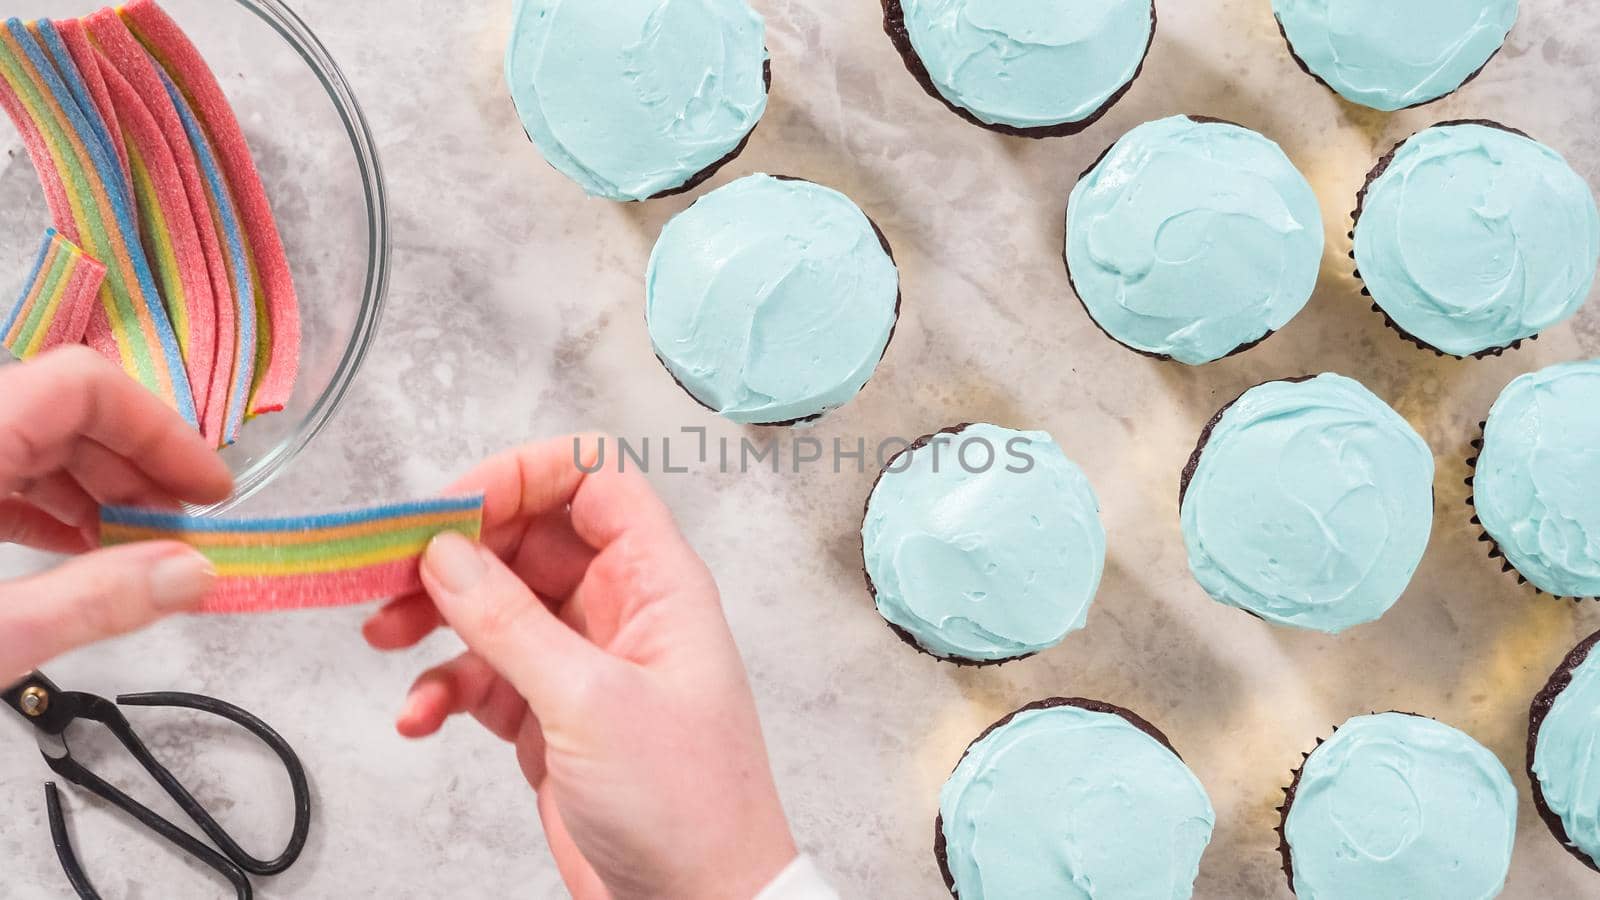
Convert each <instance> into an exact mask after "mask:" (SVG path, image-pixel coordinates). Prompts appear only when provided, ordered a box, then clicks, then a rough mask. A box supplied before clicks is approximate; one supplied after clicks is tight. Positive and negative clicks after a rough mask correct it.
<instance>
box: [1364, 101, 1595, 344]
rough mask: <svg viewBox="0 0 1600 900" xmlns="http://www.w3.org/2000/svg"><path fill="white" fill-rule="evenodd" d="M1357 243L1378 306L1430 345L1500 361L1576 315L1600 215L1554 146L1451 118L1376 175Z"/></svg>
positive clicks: (1400, 150) (1411, 142)
mask: <svg viewBox="0 0 1600 900" xmlns="http://www.w3.org/2000/svg"><path fill="white" fill-rule="evenodd" d="M1353 217H1354V219H1355V228H1354V230H1353V231H1352V232H1351V238H1352V239H1353V240H1354V242H1355V250H1354V252H1353V253H1352V254H1351V256H1352V258H1353V259H1354V260H1355V261H1356V266H1357V271H1356V275H1357V277H1358V278H1360V279H1361V281H1362V282H1363V283H1364V284H1365V289H1364V291H1363V293H1365V294H1367V295H1368V296H1370V297H1371V298H1372V300H1373V302H1374V309H1376V310H1377V311H1379V312H1381V313H1383V314H1384V316H1385V318H1386V319H1387V321H1388V322H1389V324H1390V326H1391V327H1393V328H1394V329H1395V330H1396V331H1398V332H1399V333H1400V335H1401V336H1402V337H1405V338H1406V339H1408V340H1410V341H1412V342H1413V343H1415V344H1417V345H1418V346H1419V347H1422V348H1424V349H1427V350H1432V351H1434V352H1436V353H1439V354H1440V355H1446V354H1447V355H1450V356H1456V357H1462V358H1465V357H1479V358H1481V357H1484V356H1489V355H1495V356H1498V355H1499V354H1501V353H1503V352H1505V351H1506V350H1508V349H1512V348H1515V347H1518V346H1521V343H1522V341H1524V340H1528V339H1532V338H1534V337H1537V336H1538V334H1539V333H1540V332H1541V331H1543V330H1545V329H1546V328H1549V327H1551V326H1553V325H1558V324H1560V323H1562V322H1565V321H1566V320H1567V319H1569V318H1571V317H1572V316H1573V315H1574V314H1575V313H1576V312H1577V311H1578V309H1579V308H1580V307H1581V306H1583V303H1584V301H1585V300H1586V299H1587V298H1588V296H1589V288H1590V286H1591V285H1592V284H1593V283H1594V273H1595V266H1596V264H1597V263H1600V212H1597V211H1596V208H1595V200H1594V195H1593V193H1592V192H1591V191H1590V190H1589V185H1588V184H1587V183H1586V182H1585V181H1584V180H1583V178H1582V176H1580V175H1578V173H1576V172H1574V171H1573V170H1572V167H1571V166H1569V165H1567V162H1566V160H1564V159H1562V158H1561V156H1560V154H1558V153H1556V152H1555V151H1554V150H1551V149H1550V148H1548V147H1546V146H1544V145H1543V144H1540V143H1538V142H1537V141H1535V140H1533V139H1532V138H1530V137H1528V136H1527V135H1525V134H1523V133H1522V132H1520V131H1516V130H1514V129H1511V128H1507V127H1506V126H1504V125H1499V124H1497V123H1494V122H1487V121H1467V122H1445V123H1442V124H1440V125H1435V126H1434V127H1432V128H1429V129H1427V130H1425V131H1421V132H1418V133H1417V134H1415V135H1412V136H1411V137H1410V138H1408V139H1406V140H1405V141H1403V142H1401V143H1400V144H1398V145H1396V146H1395V148H1394V149H1393V150H1391V151H1390V152H1389V154H1388V155H1387V156H1385V157H1383V159H1381V160H1379V161H1378V165H1377V166H1376V167H1375V168H1374V169H1373V170H1372V173H1371V174H1370V175H1368V176H1367V183H1366V186H1365V187H1364V188H1363V189H1362V191H1361V194H1360V196H1359V197H1358V198H1357V202H1356V211H1355V213H1354V214H1353Z"/></svg>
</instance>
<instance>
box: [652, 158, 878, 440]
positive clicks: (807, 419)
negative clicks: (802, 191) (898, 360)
mask: <svg viewBox="0 0 1600 900" xmlns="http://www.w3.org/2000/svg"><path fill="white" fill-rule="evenodd" d="M771 177H772V178H775V179H777V180H778V181H803V182H805V183H806V184H815V185H817V186H818V187H827V185H824V184H821V183H819V182H815V181H811V180H810V179H806V178H797V177H795V176H793V175H773V176H771ZM830 190H832V189H831V188H830ZM701 199H704V198H701ZM699 202H700V200H696V201H695V202H694V203H691V204H689V207H688V208H686V209H685V210H684V212H688V210H689V209H692V208H694V205H695V203H699ZM850 202H851V203H854V202H855V201H854V200H851V201H850ZM856 208H857V209H860V206H859V205H857V207H856ZM861 214H862V215H863V216H866V218H867V224H868V225H871V226H872V231H873V233H874V234H876V235H877V236H878V244H879V246H881V247H883V252H884V254H885V255H887V256H888V257H889V262H890V263H891V264H893V265H894V267H895V271H896V272H899V270H900V264H899V263H898V262H897V261H896V260H895V258H894V248H893V247H891V246H889V238H888V237H887V236H886V235H885V234H884V233H883V229H882V228H879V227H878V223H877V222H876V221H875V220H874V219H873V218H872V216H870V215H867V211H866V210H861ZM680 215H681V214H680ZM904 300H905V289H904V286H903V285H902V284H901V283H900V280H899V278H898V276H897V277H896V279H895V294H894V322H892V323H891V324H890V325H889V339H888V340H887V341H884V343H883V352H882V353H880V354H878V362H879V363H880V364H881V363H882V362H883V360H884V358H885V357H887V356H888V355H889V347H890V345H892V344H893V343H894V335H895V332H896V331H897V330H898V329H899V328H900V308H901V304H902V303H903V302H904ZM649 325H650V323H649V319H648V316H647V317H646V321H645V330H646V331H647V332H648V331H649ZM651 352H652V353H653V354H654V355H655V358H656V362H658V363H660V364H661V368H663V369H666V370H667V376H668V377H670V378H671V379H672V381H673V383H674V384H676V385H677V386H678V387H679V388H681V389H682V390H683V392H684V393H685V394H688V395H689V399H690V400H693V401H694V402H695V403H697V404H699V405H700V407H701V408H703V409H708V410H710V411H711V412H713V413H716V414H717V415H719V416H720V415H722V413H721V412H718V411H717V410H716V409H713V408H712V407H711V406H710V405H708V404H707V403H706V402H705V401H704V400H701V399H700V398H699V397H696V396H695V395H694V392H693V391H691V390H689V388H688V387H687V386H686V385H685V384H684V383H683V381H682V380H680V379H679V378H678V376H677V375H675V374H673V372H672V368H671V367H670V366H668V365H667V361H666V360H665V359H662V358H661V354H660V353H659V352H656V350H655V347H654V343H653V342H652V345H651ZM876 375H877V369H876V367H874V369H873V373H872V375H870V376H868V377H867V381H866V384H863V385H862V386H861V390H862V391H864V390H866V389H867V384H871V383H872V379H873V377H875V376H876ZM860 394H861V391H857V392H856V396H860ZM851 399H854V398H853V397H852V398H851ZM830 412H833V410H826V411H824V412H819V413H817V414H816V415H811V416H803V417H801V418H798V419H789V420H787V421H784V422H752V423H750V425H751V427H753V428H789V427H793V426H795V425H801V424H806V423H810V422H816V421H818V420H820V419H821V418H822V417H823V416H826V415H827V414H828V413H830Z"/></svg>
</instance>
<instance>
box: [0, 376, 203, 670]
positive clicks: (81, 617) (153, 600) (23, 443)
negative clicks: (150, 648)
mask: <svg viewBox="0 0 1600 900" xmlns="http://www.w3.org/2000/svg"><path fill="white" fill-rule="evenodd" d="M232 490H233V478H232V476H231V475H229V473H228V467H227V466H226V465H224V464H223V462H222V460H221V459H220V458H219V457H218V456H217V454H216V452H215V451H213V450H212V449H211V448H210V447H209V446H208V445H207V444H206V442H205V441H204V440H202V439H201V438H200V436H199V435H198V434H197V433H195V431H194V429H192V428H190V427H189V426H188V425H187V424H185V423H184V421H183V419H182V418H180V417H179V416H178V414H177V413H175V412H173V411H172V410H170V409H168V408H167V407H166V406H165V405H163V404H162V403H161V401H160V400H158V399H157V398H156V397H155V396H154V395H152V394H150V393H149V392H148V391H146V390H145V389H144V388H143V387H141V386H140V385H139V384H137V383H136V382H134V381H133V380H131V379H129V378H128V377H127V376H126V375H125V374H123V372H122V371H121V370H120V369H118V368H117V367H116V366H114V365H112V364H111V363H110V362H108V361H107V360H105V359H104V358H102V357H101V356H100V355H99V354H97V353H95V352H94V351H92V350H89V349H87V348H85V347H65V348H62V349H59V350H53V351H51V352H49V353H45V354H42V355H40V356H39V357H37V358H35V359H33V360H32V361H29V362H26V363H20V364H17V365H11V366H6V367H4V368H0V542H3V543H16V544H25V545H27V546H30V547H34V548H36V549H39V550H48V551H52V552H56V553H84V552H85V551H89V550H92V549H93V548H94V547H95V546H97V545H98V543H99V540H98V531H99V527H100V526H99V523H100V505H101V504H105V503H111V504H123V503H131V504H140V505H149V506H173V505H176V504H177V503H178V502H180V501H187V502H190V503H215V502H217V501H219V500H223V499H225V498H226V497H227V496H228V494H229V492H231V491H232ZM214 577H215V576H214V574H213V573H212V570H211V566H210V564H208V563H207V562H206V560H205V558H204V557H202V556H200V554H198V553H196V552H195V551H193V550H191V549H189V548H188V547H185V546H184V545H182V544H173V543H149V544H131V545H128V546H125V547H117V548H114V549H108V550H97V551H94V552H92V553H86V555H84V556H81V557H79V558H78V559H75V560H72V561H70V562H68V563H65V564H63V565H61V566H58V567H57V568H55V569H53V570H51V571H49V572H45V573H44V574H41V575H37V576H34V577H32V578H25V579H21V580H18V581H10V582H0V684H5V683H8V682H10V681H11V680H12V679H13V678H14V677H20V676H21V675H23V674H25V673H26V672H28V671H30V670H32V669H34V668H36V667H38V666H40V665H42V664H43V663H44V662H46V661H47V660H49V659H51V658H53V657H55V656H57V655H59V654H61V653H65V652H67V651H68V650H72V649H74V648H76V647H79V646H81V645H84V644H88V643H92V642H94V641H98V640H102V639H104V638H109V637H113V636H115V635H119V634H123V633H126V632H129V631H133V630H135V629H137V628H141V627H143V626H145V625H148V624H150V623H151V622H154V621H155V620H156V619H158V618H161V617H162V616H165V615H167V614H168V613H173V612H178V611H181V610H189V609H193V608H194V607H195V606H196V605H198V604H199V603H200V601H201V599H202V598H204V597H205V595H206V593H207V592H208V591H209V590H210V588H211V583H212V580H213V578H214Z"/></svg>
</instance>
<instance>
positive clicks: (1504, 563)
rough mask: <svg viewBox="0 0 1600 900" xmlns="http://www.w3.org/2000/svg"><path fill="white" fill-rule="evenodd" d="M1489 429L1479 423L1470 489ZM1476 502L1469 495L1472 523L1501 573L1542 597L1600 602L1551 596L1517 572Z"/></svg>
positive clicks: (1471, 459) (1469, 463) (1469, 460)
mask: <svg viewBox="0 0 1600 900" xmlns="http://www.w3.org/2000/svg"><path fill="white" fill-rule="evenodd" d="M1488 427H1489V421H1488V420H1487V419H1485V420H1483V421H1481V422H1479V423H1478V437H1477V439H1475V440H1474V441H1473V442H1472V449H1473V450H1475V451H1477V452H1476V453H1474V454H1473V455H1471V456H1469V457H1467V468H1469V469H1471V470H1472V474H1471V475H1468V476H1467V477H1466V480H1465V481H1464V482H1463V483H1464V484H1466V486H1467V487H1469V488H1471V487H1473V485H1474V483H1475V482H1476V481H1477V478H1478V474H1477V473H1478V457H1479V455H1480V454H1482V453H1483V441H1484V434H1485V432H1486V430H1487V429H1488ZM1476 501H1477V495H1476V494H1470V493H1469V494H1468V495H1467V506H1468V508H1470V509H1471V510H1472V511H1473V512H1472V519H1471V522H1472V524H1473V526H1474V527H1476V528H1477V529H1478V542H1479V543H1483V544H1488V545H1489V558H1490V559H1493V560H1499V562H1500V571H1501V572H1504V573H1506V574H1509V575H1514V576H1516V579H1517V584H1519V585H1526V586H1527V587H1529V588H1531V589H1532V590H1533V592H1534V593H1535V594H1538V595H1540V596H1544V595H1547V594H1548V595H1549V596H1551V597H1554V598H1555V599H1557V600H1570V601H1572V602H1574V603H1582V602H1583V601H1585V600H1600V597H1567V596H1563V595H1561V594H1551V593H1550V592H1549V591H1547V590H1544V589H1543V588H1541V587H1539V586H1538V585H1536V584H1534V583H1533V582H1531V581H1529V580H1528V578H1527V576H1525V575H1523V574H1522V573H1521V572H1519V571H1517V567H1516V566H1514V565H1512V564H1511V560H1510V558H1508V557H1507V556H1506V554H1505V551H1504V550H1501V549H1500V542H1499V541H1497V540H1495V539H1494V537H1493V536H1492V535H1490V534H1489V529H1487V528H1485V527H1483V519H1482V517H1480V516H1479V515H1478V512H1477V510H1478V504H1477V502H1476Z"/></svg>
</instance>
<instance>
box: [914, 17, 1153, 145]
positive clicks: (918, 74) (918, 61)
mask: <svg viewBox="0 0 1600 900" xmlns="http://www.w3.org/2000/svg"><path fill="white" fill-rule="evenodd" d="M882 3H883V30H884V33H885V34H887V35H888V36H889V40H890V42H892V43H893V44H894V48H895V50H896V51H898V52H899V54H900V58H901V59H902V60H903V61H904V62H905V65H906V69H907V70H908V71H909V72H910V73H911V77H912V78H914V79H916V82H917V84H919V85H921V86H922V89H923V90H924V91H926V92H927V93H928V96H930V97H932V98H933V99H935V100H938V101H939V102H940V103H942V104H944V106H945V108H947V109H949V110H950V111H951V112H953V113H955V114H956V115H958V116H960V117H961V118H963V119H965V120H966V121H968V122H970V123H972V124H973V125H976V126H978V127H979V128H984V129H987V130H989V131H993V132H996V133H999V134H1004V135H1008V136H1010V137H1022V138H1034V139H1039V138H1052V137H1069V136H1071V135H1074V134H1078V133H1079V132H1082V131H1084V130H1086V129H1088V128H1089V127H1090V126H1092V125H1094V123H1096V122H1098V121H1100V119H1101V118H1103V117H1104V116H1105V114H1106V113H1108V112H1110V111H1111V107H1113V106H1116V105H1117V103H1118V101H1120V100H1121V99H1122V98H1123V96H1125V95H1126V94H1127V93H1128V91H1129V90H1131V89H1132V88H1133V83H1134V82H1135V81H1138V80H1139V76H1140V75H1141V74H1142V73H1143V72H1144V64H1145V61H1146V60H1148V59H1149V58H1150V48H1151V47H1153V46H1154V45H1155V41H1156V20H1157V16H1156V5H1155V3H1153V2H1152V3H1151V4H1150V39H1149V40H1148V41H1146V42H1145V45H1144V55H1143V56H1141V57H1139V65H1138V66H1137V67H1135V68H1134V70H1133V75H1131V76H1129V78H1128V80H1127V82H1126V83H1124V84H1123V85H1122V87H1120V88H1118V89H1117V90H1116V92H1115V93H1113V94H1112V95H1111V96H1110V97H1109V98H1107V99H1106V102H1105V103H1103V104H1101V106H1100V107H1099V108H1098V109H1096V110H1095V111H1094V112H1092V113H1090V114H1089V115H1088V116H1087V117H1085V118H1083V119H1079V120H1078V121H1076V122H1063V123H1061V124H1059V125H1041V126H1038V127H1035V128H1017V127H1015V126H1012V125H1001V124H997V123H991V122H985V121H983V120H982V119H980V118H978V117H977V116H976V115H975V114H974V113H973V112H972V111H971V110H969V109H966V108H965V107H963V106H961V105H959V104H956V103H953V102H951V101H950V100H949V99H948V98H946V97H945V95H944V94H942V93H940V92H939V89H938V87H936V86H935V85H934V83H933V76H932V75H930V74H929V73H928V67H927V65H926V64H924V63H923V61H922V57H921V56H919V55H918V54H917V49H916V47H914V46H912V44H911V34H910V32H909V31H907V30H906V21H905V8H904V7H903V6H901V0H882Z"/></svg>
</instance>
